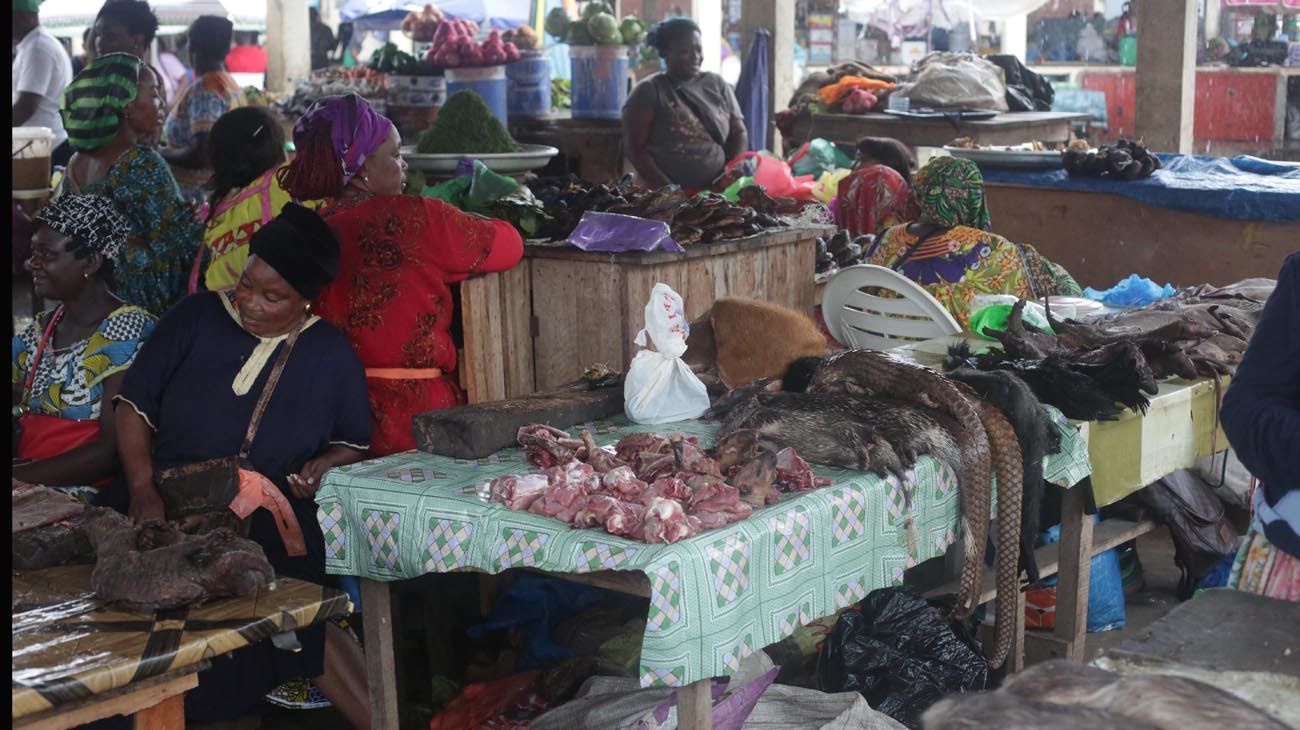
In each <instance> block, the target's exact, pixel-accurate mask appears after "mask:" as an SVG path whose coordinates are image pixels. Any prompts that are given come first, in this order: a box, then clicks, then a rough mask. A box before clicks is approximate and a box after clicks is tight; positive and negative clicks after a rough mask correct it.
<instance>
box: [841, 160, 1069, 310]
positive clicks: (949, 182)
mask: <svg viewBox="0 0 1300 730" xmlns="http://www.w3.org/2000/svg"><path fill="white" fill-rule="evenodd" d="M912 191H913V195H914V196H915V198H916V204H917V208H918V211H919V213H920V218H919V220H918V221H917V222H916V223H912V224H909V225H899V226H895V227H893V228H890V229H889V230H887V231H885V233H883V234H882V235H881V236H880V237H879V238H878V239H877V240H876V242H875V244H874V245H873V246H872V248H871V250H870V251H868V252H867V263H869V264H876V265H877V266H885V267H888V268H891V269H894V270H895V271H898V272H899V273H901V274H903V275H904V276H906V277H907V278H909V279H911V280H913V281H915V282H917V283H918V284H920V285H922V286H924V287H925V288H926V289H927V290H928V291H929V292H930V293H931V294H933V295H934V298H935V299H938V300H939V302H940V303H941V304H943V305H944V307H946V308H947V309H948V311H949V312H950V313H951V314H952V316H953V317H955V318H956V319H957V321H958V322H960V323H961V325H962V326H963V327H965V326H968V324H969V319H970V315H971V314H972V311H971V302H972V300H973V299H974V298H975V296H976V295H979V294H1012V295H1015V296H1018V297H1023V298H1026V299H1040V298H1042V297H1046V296H1053V295H1063V296H1080V295H1081V294H1082V290H1080V288H1079V285H1078V283H1077V282H1075V280H1074V279H1073V278H1072V277H1071V276H1070V275H1069V273H1067V272H1066V271H1065V269H1063V268H1062V267H1061V266H1059V265H1058V264H1054V263H1052V262H1051V261H1048V260H1047V259H1045V258H1043V257H1042V256H1040V255H1039V254H1038V252H1037V251H1035V250H1034V249H1033V247H1031V246H1028V245H1025V244H1020V243H1013V242H1011V241H1008V240H1007V239H1005V238H1003V237H1002V236H999V235H997V234H995V233H991V232H990V230H989V229H990V227H991V223H990V220H989V209H988V205H987V204H986V203H985V201H984V180H983V178H982V177H981V176H980V172H979V168H977V167H976V166H975V163H973V162H971V161H970V160H963V159H959V158H956V157H939V158H936V159H935V160H933V161H931V162H930V164H928V165H926V166H925V168H924V169H922V170H921V171H920V172H918V173H917V174H916V179H915V181H914V184H913V186H912Z"/></svg>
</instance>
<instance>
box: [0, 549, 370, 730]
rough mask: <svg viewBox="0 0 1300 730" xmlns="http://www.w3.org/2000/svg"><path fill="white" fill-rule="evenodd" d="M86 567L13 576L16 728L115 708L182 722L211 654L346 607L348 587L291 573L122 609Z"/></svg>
mask: <svg viewBox="0 0 1300 730" xmlns="http://www.w3.org/2000/svg"><path fill="white" fill-rule="evenodd" d="M92 569H93V566H90V565H76V566H66V567H59V568H49V569H46V570H37V571H27V572H21V571H15V572H14V573H13V587H12V595H13V622H12V631H13V696H12V702H13V708H12V709H13V727H15V728H31V729H37V728H39V729H40V730H64V729H65V728H72V727H77V726H80V725H84V724H86V723H89V722H94V721H95V720H101V719H104V718H109V717H114V716H117V715H133V716H134V717H135V723H136V724H135V726H136V727H137V728H142V729H143V728H149V729H150V730H154V729H157V730H177V729H179V728H184V727H185V705H184V694H185V692H187V691H188V690H190V689H193V688H194V687H197V686H198V682H199V679H198V675H199V672H202V671H203V670H205V669H207V668H208V662H209V660H210V659H211V658H212V657H215V656H219V655H221V654H226V653H228V652H231V651H235V650H238V649H240V648H243V647H246V646H249V645H251V644H253V643H256V642H258V641H263V640H265V639H269V638H270V637H272V636H273V635H275V634H278V633H281V632H283V631H289V630H292V629H294V628H299V627H304V626H309V625H311V624H315V623H319V622H321V621H324V620H325V619H328V618H330V617H332V616H336V615H342V614H345V613H347V612H348V610H349V603H350V602H349V601H348V597H347V595H346V594H344V593H342V592H340V591H336V590H333V589H330V588H324V587H322V586H318V585H314V584H311V583H305V582H303V581H299V580H294V579H292V578H280V579H278V580H277V581H276V584H275V587H274V588H272V589H270V590H268V591H265V592H263V593H261V594H259V595H257V596H253V597H249V598H225V599H220V600H216V601H213V602H211V603H208V604H205V605H203V606H199V607H195V608H189V609H178V610H174V611H159V612H157V613H156V614H154V615H151V616H150V615H144V614H137V613H127V612H125V611H119V610H114V609H112V608H109V607H105V606H103V605H101V604H100V603H99V602H98V601H97V600H95V597H94V594H93V593H92V592H91V591H90V588H89V586H90V573H91V570H92Z"/></svg>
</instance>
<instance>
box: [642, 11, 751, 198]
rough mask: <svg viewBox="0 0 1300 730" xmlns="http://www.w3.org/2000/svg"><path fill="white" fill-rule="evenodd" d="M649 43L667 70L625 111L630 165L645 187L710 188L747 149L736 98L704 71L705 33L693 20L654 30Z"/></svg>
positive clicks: (716, 77)
mask: <svg viewBox="0 0 1300 730" xmlns="http://www.w3.org/2000/svg"><path fill="white" fill-rule="evenodd" d="M646 43H647V44H649V45H650V46H652V47H653V48H655V49H657V50H658V51H659V57H660V58H662V59H663V60H664V63H665V65H666V66H667V70H666V71H663V72H661V73H657V74H655V75H653V76H651V77H650V78H648V79H645V80H643V81H642V82H641V83H639V84H637V86H636V88H635V89H633V90H632V94H631V96H629V97H628V100H627V103H626V104H625V105H624V106H623V135H624V148H625V149H626V150H627V157H628V160H630V161H631V162H632V166H633V167H635V168H636V172H637V177H638V178H640V180H641V181H642V182H643V183H644V184H646V185H651V186H655V187H659V186H663V185H668V184H677V185H680V186H682V187H683V188H686V189H688V190H699V189H703V188H707V187H709V185H710V184H712V183H713V181H714V180H716V179H717V178H718V176H719V175H721V174H722V171H723V168H724V167H725V165H726V164H727V162H728V161H729V160H732V159H734V158H735V157H737V156H738V155H739V154H740V153H741V152H744V151H745V147H746V146H747V144H748V137H747V133H746V131H745V118H744V115H743V113H742V112H741V110H740V102H738V101H736V92H735V91H733V90H732V88H731V87H730V86H728V85H727V82H726V81H723V80H722V77H721V76H719V75H717V74H715V73H710V72H707V71H700V63H701V62H702V61H703V60H704V58H703V52H702V51H701V49H700V27H699V26H698V25H696V24H695V21H693V20H691V19H690V18H669V19H668V20H665V21H663V22H661V23H659V24H657V25H655V27H654V28H651V29H650V34H649V35H648V36H646Z"/></svg>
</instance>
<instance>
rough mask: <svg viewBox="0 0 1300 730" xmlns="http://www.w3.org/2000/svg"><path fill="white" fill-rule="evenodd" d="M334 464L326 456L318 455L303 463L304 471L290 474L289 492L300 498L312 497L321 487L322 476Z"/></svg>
mask: <svg viewBox="0 0 1300 730" xmlns="http://www.w3.org/2000/svg"><path fill="white" fill-rule="evenodd" d="M331 466H333V464H331V463H330V460H329V458H328V457H326V456H318V457H316V458H315V459H312V460H311V461H309V462H307V463H306V464H303V467H302V471H300V472H298V473H297V474H290V475H289V492H290V493H291V494H292V495H293V496H295V497H297V498H298V499H311V498H312V497H315V496H316V490H317V489H320V480H321V477H323V476H325V472H327V471H329V469H330V467H331Z"/></svg>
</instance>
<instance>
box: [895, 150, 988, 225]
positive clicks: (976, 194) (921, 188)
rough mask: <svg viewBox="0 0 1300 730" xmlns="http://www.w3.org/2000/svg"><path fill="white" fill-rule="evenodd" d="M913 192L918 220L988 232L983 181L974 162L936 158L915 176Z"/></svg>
mask: <svg viewBox="0 0 1300 730" xmlns="http://www.w3.org/2000/svg"><path fill="white" fill-rule="evenodd" d="M912 191H913V193H914V194H915V195H916V204H917V206H918V207H919V208H920V211H921V220H923V221H925V222H927V223H933V224H934V225H937V226H943V227H945V228H955V227H957V226H968V227H970V228H979V229H980V230H984V231H987V230H989V229H990V228H991V227H992V223H990V221H989V207H988V204H987V203H985V202H984V178H983V176H981V175H980V170H979V168H978V167H976V166H975V163H974V162H971V161H970V160H964V159H961V158H958V157H936V158H934V159H933V160H931V161H930V164H928V165H926V166H925V167H924V168H922V169H921V171H920V172H918V173H916V178H915V179H914V180H913V181H912Z"/></svg>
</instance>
